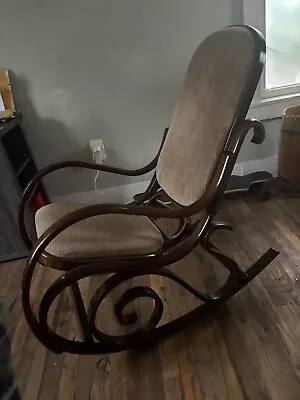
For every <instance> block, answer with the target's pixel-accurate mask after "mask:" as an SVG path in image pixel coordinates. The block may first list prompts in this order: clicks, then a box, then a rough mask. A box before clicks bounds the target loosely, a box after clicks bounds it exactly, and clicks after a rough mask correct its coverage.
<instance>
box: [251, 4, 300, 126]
mask: <svg viewBox="0 0 300 400" xmlns="http://www.w3.org/2000/svg"><path fill="white" fill-rule="evenodd" d="M265 4H266V1H265V0H243V12H244V24H246V25H251V26H253V27H254V28H257V29H258V30H259V31H261V32H262V34H263V35H264V36H266V25H265V20H266V19H265ZM265 79H266V77H265V69H264V70H263V73H262V77H261V79H260V82H259V84H258V87H257V90H256V93H255V96H254V99H253V102H252V105H251V108H250V110H249V115H248V116H249V117H251V118H258V119H262V120H264V119H272V118H278V117H281V116H282V113H283V110H284V109H285V108H287V107H290V106H293V105H296V104H300V84H299V85H291V86H287V87H282V88H274V89H269V90H266V89H265Z"/></svg>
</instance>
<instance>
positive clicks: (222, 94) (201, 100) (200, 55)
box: [157, 26, 262, 206]
mask: <svg viewBox="0 0 300 400" xmlns="http://www.w3.org/2000/svg"><path fill="white" fill-rule="evenodd" d="M258 39H259V36H258V33H257V32H255V31H253V30H252V29H250V28H248V27H243V26H236V27H228V28H224V29H221V30H220V31H217V32H216V33H213V34H212V35H210V36H209V37H208V38H207V39H205V41H204V42H203V43H202V44H201V45H200V46H199V47H198V48H197V50H196V51H195V53H194V55H193V57H192V60H191V62H190V65H189V67H188V70H187V74H186V78H185V82H184V84H183V87H182V90H181V93H180V95H179V99H178V101H177V105H176V107H175V111H174V114H173V118H172V121H171V124H170V128H169V132H168V134H167V137H166V140H165V143H164V145H163V148H162V151H161V154H160V157H159V160H158V164H157V180H158V182H159V184H160V186H161V187H162V188H163V189H164V190H165V192H166V193H167V194H168V195H169V196H170V197H171V198H172V199H173V200H175V201H176V202H177V203H179V204H181V205H184V206H187V205H190V204H192V203H194V202H195V201H197V200H198V199H199V198H200V197H201V195H202V194H203V193H204V191H205V189H206V187H207V185H208V183H209V181H210V179H211V177H212V174H213V171H214V168H215V166H216V162H217V160H218V158H219V156H220V154H221V152H222V149H223V148H224V145H225V142H226V139H227V137H228V135H229V133H230V131H231V129H232V126H233V124H234V121H235V118H236V115H237V109H238V106H239V104H240V102H241V100H242V96H243V95H244V94H245V89H246V88H248V87H249V77H250V75H251V73H252V72H253V69H254V65H256V64H257V63H258V62H259V54H258V53H259V52H258V51H257V41H258ZM260 40H262V39H261V38H260ZM258 79H259V74H258V77H257V80H258ZM256 85H257V82H254V86H256ZM252 86H253V84H252ZM254 89H255V87H254ZM254 89H253V90H254ZM248 92H249V91H248ZM252 95H253V93H251V97H252ZM246 101H247V100H246ZM250 101H251V98H250V100H249V102H250ZM247 107H249V104H248V105H247ZM244 117H245V115H244V116H243V118H244Z"/></svg>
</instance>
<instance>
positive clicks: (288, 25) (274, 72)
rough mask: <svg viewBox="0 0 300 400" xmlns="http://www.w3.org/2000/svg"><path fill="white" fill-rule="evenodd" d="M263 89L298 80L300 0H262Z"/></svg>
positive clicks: (286, 84) (298, 81) (299, 63)
mask: <svg viewBox="0 0 300 400" xmlns="http://www.w3.org/2000/svg"><path fill="white" fill-rule="evenodd" d="M266 41H267V60H266V89H272V88H277V87H284V86H290V85H295V84H299V83H300V0H266Z"/></svg>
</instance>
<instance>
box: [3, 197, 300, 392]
mask: <svg viewBox="0 0 300 400" xmlns="http://www.w3.org/2000/svg"><path fill="white" fill-rule="evenodd" d="M218 218H220V219H223V220H225V221H226V222H229V223H231V224H232V225H233V226H235V229H234V231H233V232H232V233H227V232H220V233H218V232H217V233H216V234H215V242H216V244H217V245H218V246H219V247H220V248H222V249H224V251H225V252H229V253H231V254H233V255H234V258H235V260H236V261H238V262H239V263H240V265H241V266H242V267H243V268H245V269H246V268H247V267H248V266H249V265H251V264H252V263H253V261H254V260H255V259H257V257H258V255H259V254H261V252H263V251H264V250H265V249H267V248H268V247H270V246H273V247H275V248H278V249H279V250H280V252H281V254H280V256H279V257H277V259H276V260H275V261H274V262H273V263H272V264H271V265H270V267H268V268H267V269H266V270H264V271H263V272H262V273H261V274H260V275H259V276H258V277H257V278H255V280H253V281H252V282H251V285H248V286H247V287H245V288H244V289H243V290H242V291H241V292H239V293H238V294H237V295H235V296H234V297H233V298H231V299H230V300H229V301H228V302H227V303H226V304H223V305H222V306H220V307H219V309H218V310H217V311H216V312H215V313H213V314H211V315H210V316H208V317H206V318H204V319H203V318H202V319H201V320H199V323H196V324H195V325H193V326H190V327H189V328H187V329H186V330H184V331H182V332H181V333H179V334H177V335H175V336H173V337H170V338H168V339H166V340H165V341H163V342H161V343H159V344H156V345H154V346H152V347H150V348H148V349H145V350H141V351H128V352H122V353H118V354H112V355H108V356H103V355H100V354H99V355H97V356H77V355H68V354H60V355H57V354H54V353H51V352H50V351H48V350H46V349H45V348H44V347H43V346H42V345H41V344H40V343H39V342H38V341H37V339H36V338H35V337H34V336H33V334H32V333H31V331H30V330H29V328H28V326H27V323H26V321H25V317H24V315H23V312H22V310H21V300H20V284H21V282H20V281H21V275H22V269H23V266H24V261H20V260H19V261H16V262H10V263H6V264H0V293H1V295H3V296H5V297H6V299H7V301H8V303H9V306H10V310H11V318H12V353H13V362H14V365H15V370H16V376H17V379H18V382H19V385H20V389H21V392H22V395H23V398H24V399H30V400H56V399H63V400H74V399H76V400H77V399H78V400H88V399H92V400H98V399H99V400H100V399H101V400H106V399H107V400H111V399H117V400H132V399H133V400H135V399H145V400H150V399H151V400H152V399H155V400H156V399H157V400H166V399H168V400H182V399H185V400H194V399H195V400H203V399H208V400H212V399H217V400H219V399H220V400H223V399H224V400H240V399H251V400H252V399H255V400H265V399H272V400H273V399H274V400H298V399H299V398H300V322H299V321H300V200H297V199H273V200H271V201H270V202H264V203H262V202H258V201H256V200H254V199H251V198H250V197H248V198H246V197H245V198H243V200H241V199H236V200H228V201H226V202H225V203H224V204H223V206H222V209H221V211H220V215H218ZM171 268H172V269H173V270H174V271H175V272H176V273H178V274H181V275H183V276H184V278H185V279H186V280H187V281H189V282H190V283H193V282H195V280H197V281H199V286H200V287H203V288H207V289H209V288H216V287H217V285H218V284H220V283H222V282H224V279H225V277H226V272H225V273H224V272H223V271H222V269H221V268H220V266H219V265H218V262H217V261H215V260H214V259H213V258H212V257H210V256H209V255H207V254H205V252H204V251H203V250H201V248H197V249H196V250H195V251H194V252H193V253H192V254H190V255H189V256H188V257H186V258H185V259H184V260H181V261H180V262H178V263H176V264H175V265H173V266H172V267H171ZM46 271H47V272H46ZM220 271H221V272H220ZM59 274H60V272H59V271H52V270H49V269H48V268H45V267H39V269H38V271H37V273H36V276H35V278H34V281H33V302H34V303H36V304H38V302H39V297H40V292H41V291H42V289H45V288H46V287H49V283H50V282H52V281H53V280H54V279H55V278H56V277H57V276H58V275H59ZM99 283H100V282H99V278H98V277H97V278H88V279H86V280H83V281H80V289H81V292H82V294H83V299H84V302H85V303H86V302H88V301H89V299H90V297H91V296H92V294H93V293H94V290H95V288H97V286H98V285H99ZM135 283H136V284H142V283H143V284H144V283H145V284H146V283H148V284H149V283H151V285H152V287H153V288H154V289H155V290H156V291H157V292H158V293H159V294H160V295H161V296H162V299H163V302H164V304H165V306H166V308H165V315H164V317H163V321H162V322H168V321H169V320H170V319H172V318H176V317H177V316H178V315H179V314H183V313H185V312H187V311H189V309H190V308H193V307H195V306H197V305H198V304H199V300H197V299H195V298H193V296H192V295H191V294H189V293H188V294H187V293H186V292H185V291H184V289H182V288H181V287H180V286H178V285H177V284H176V283H174V282H169V281H168V280H167V279H166V278H164V277H157V276H151V277H140V278H135ZM113 297H114V298H117V293H113ZM150 306H151V301H150V300H149V299H146V300H145V302H142V301H140V302H138V301H136V302H134V304H133V305H131V307H133V309H134V310H135V311H137V312H138V314H142V315H143V314H144V313H145V310H147V312H148V311H149V310H150V309H151V307H150ZM109 309H111V304H109V301H107V302H106V303H105V304H104V310H103V311H104V313H103V314H104V315H102V314H101V318H100V316H99V318H100V319H99V321H101V322H102V323H103V322H104V323H105V324H107V325H106V329H107V330H108V331H111V330H113V331H114V330H115V329H116V327H117V323H116V321H113V320H112V318H111V314H110V313H109ZM50 319H52V320H53V323H52V325H53V327H54V329H56V330H57V331H58V332H60V334H61V335H64V336H66V337H70V338H71V337H74V336H76V337H77V335H79V334H80V331H79V328H78V325H77V319H76V315H75V313H74V311H73V310H72V306H71V300H70V296H69V293H68V291H65V292H63V294H62V296H61V298H60V299H59V301H58V302H56V304H55V305H54V307H53V309H52V310H51V318H50ZM97 363H98V364H97Z"/></svg>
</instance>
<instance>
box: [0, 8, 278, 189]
mask: <svg viewBox="0 0 300 400" xmlns="http://www.w3.org/2000/svg"><path fill="white" fill-rule="evenodd" d="M5 3H6V4H3V5H1V13H0V37H1V67H3V68H10V69H11V70H13V71H14V73H15V79H14V81H13V83H14V89H15V92H16V99H17V103H18V105H19V106H20V108H21V109H22V113H23V116H24V124H25V130H26V135H27V138H28V141H29V144H30V147H31V149H32V152H33V155H34V157H35V159H36V162H37V164H38V167H40V168H41V167H43V166H45V165H48V164H49V163H52V162H56V161H61V160H63V159H74V158H75V159H89V154H88V152H87V150H86V148H85V147H86V144H87V142H88V141H89V140H91V139H94V138H97V137H100V138H102V139H103V140H104V143H105V145H106V148H107V155H108V158H107V163H108V164H113V165H119V166H123V167H125V168H134V167H138V166H141V165H143V164H145V163H147V162H148V161H150V160H151V158H152V157H153V156H154V154H155V152H156V150H157V148H158V146H159V143H160V140H161V136H162V132H163V130H164V127H165V126H167V125H168V123H169V120H170V117H171V113H172V108H173V105H174V101H175V99H176V94H177V92H178V90H179V88H180V85H181V82H182V79H183V75H184V72H185V70H186V67H187V64H188V62H189V59H190V57H191V54H192V53H193V51H194V49H195V48H196V46H197V45H198V44H199V43H200V42H201V41H202V40H203V39H204V38H205V36H207V35H208V34H209V33H211V32H212V31H214V30H216V29H218V28H220V27H222V26H226V25H230V24H234V23H239V22H241V17H242V7H241V0H184V1H183V0H151V1H149V0H126V1H124V0H85V1H82V0H52V1H48V2H44V1H39V0H27V1H24V0H23V1H22V0H10V1H7V2H5ZM273 125H274V124H273V123H272V124H271V125H268V128H270V129H268V130H269V133H270V134H272V131H273V128H275V130H276V129H277V125H276V123H275V125H274V126H273ZM274 143H275V141H274ZM274 143H273V138H272V137H271V136H270V138H269V139H268V141H267V142H266V145H265V146H264V147H261V148H258V147H257V146H254V145H252V144H249V145H247V147H246V148H245V149H244V150H243V152H242V155H241V159H253V158H261V157H262V156H269V153H272V152H274V151H275V149H276V145H275V144H274ZM267 153H268V154H267ZM93 176H94V173H90V172H87V171H85V172H79V171H76V170H69V171H68V172H67V173H64V174H61V173H60V175H58V174H54V175H53V177H52V178H51V179H48V180H47V182H46V183H47V188H48V190H49V193H50V195H51V196H60V195H64V194H68V193H72V192H80V191H85V190H89V189H91V188H92V185H93ZM127 181H128V180H124V178H111V177H110V176H109V177H108V176H107V175H106V174H103V175H101V177H100V179H99V186H102V187H105V186H114V185H119V184H121V183H124V182H127Z"/></svg>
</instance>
